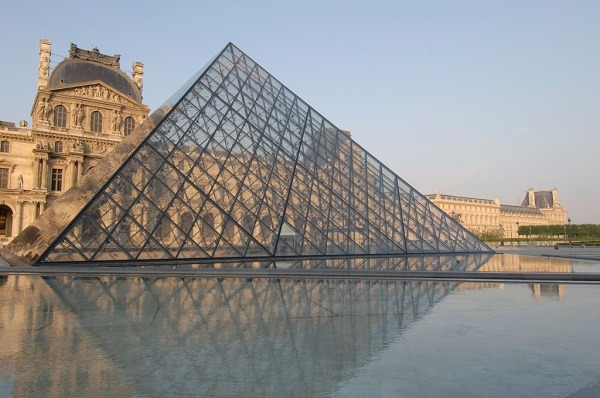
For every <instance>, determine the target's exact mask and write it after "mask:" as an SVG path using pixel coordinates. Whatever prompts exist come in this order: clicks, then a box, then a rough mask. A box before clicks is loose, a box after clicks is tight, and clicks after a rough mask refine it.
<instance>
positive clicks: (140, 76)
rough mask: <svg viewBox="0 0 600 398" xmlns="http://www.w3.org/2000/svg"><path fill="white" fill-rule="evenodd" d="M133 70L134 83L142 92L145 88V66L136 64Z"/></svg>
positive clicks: (139, 63)
mask: <svg viewBox="0 0 600 398" xmlns="http://www.w3.org/2000/svg"><path fill="white" fill-rule="evenodd" d="M132 68H133V82H134V83H135V85H136V86H137V87H138V88H139V89H140V91H142V89H143V88H144V64H143V63H141V62H134V63H133V65H132Z"/></svg>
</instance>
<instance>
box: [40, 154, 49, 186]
mask: <svg viewBox="0 0 600 398" xmlns="http://www.w3.org/2000/svg"><path fill="white" fill-rule="evenodd" d="M41 181H42V183H41V184H40V188H42V189H48V159H42V180H41Z"/></svg>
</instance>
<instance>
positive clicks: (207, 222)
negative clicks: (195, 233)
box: [202, 213, 215, 239]
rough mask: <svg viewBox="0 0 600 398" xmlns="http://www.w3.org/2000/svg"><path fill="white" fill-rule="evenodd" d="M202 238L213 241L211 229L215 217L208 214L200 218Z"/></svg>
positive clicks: (213, 225)
mask: <svg viewBox="0 0 600 398" xmlns="http://www.w3.org/2000/svg"><path fill="white" fill-rule="evenodd" d="M202 221H203V224H202V236H203V237H204V238H206V239H213V237H214V230H213V228H214V227H215V217H214V216H213V215H212V214H210V213H206V214H205V215H203V216H202Z"/></svg>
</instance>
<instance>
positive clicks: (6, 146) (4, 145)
mask: <svg viewBox="0 0 600 398" xmlns="http://www.w3.org/2000/svg"><path fill="white" fill-rule="evenodd" d="M8 151H10V143H9V142H8V141H0V152H4V153H8Z"/></svg>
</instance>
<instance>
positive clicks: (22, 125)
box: [19, 120, 27, 129]
mask: <svg viewBox="0 0 600 398" xmlns="http://www.w3.org/2000/svg"><path fill="white" fill-rule="evenodd" d="M19 127H21V128H23V129H26V128H27V120H21V121H20V122H19Z"/></svg>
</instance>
